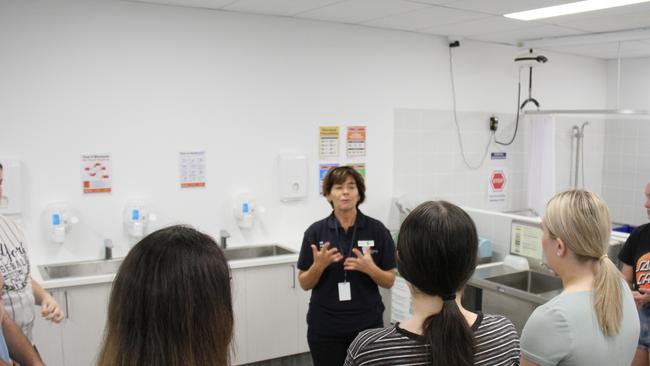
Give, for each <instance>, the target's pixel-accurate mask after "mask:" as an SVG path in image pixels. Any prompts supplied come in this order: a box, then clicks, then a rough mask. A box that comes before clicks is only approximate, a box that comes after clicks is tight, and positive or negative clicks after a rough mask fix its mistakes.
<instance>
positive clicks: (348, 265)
mask: <svg viewBox="0 0 650 366" xmlns="http://www.w3.org/2000/svg"><path fill="white" fill-rule="evenodd" d="M352 252H353V253H354V255H356V256H357V257H356V258H352V257H347V258H346V259H345V262H344V263H343V268H344V269H345V270H346V271H359V272H363V273H365V274H367V275H372V274H373V273H374V272H376V271H377V269H379V268H378V267H377V265H376V264H375V261H374V260H373V259H372V255H371V254H370V252H371V249H370V248H368V249H367V250H364V252H363V253H361V251H360V250H359V249H357V248H352Z"/></svg>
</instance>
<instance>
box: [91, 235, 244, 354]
mask: <svg viewBox="0 0 650 366" xmlns="http://www.w3.org/2000/svg"><path fill="white" fill-rule="evenodd" d="M232 330H233V310H232V299H231V292H230V268H229V266H228V262H227V261H226V258H225V257H224V254H223V252H222V251H221V249H220V248H219V246H218V245H217V244H216V243H215V241H214V240H213V239H212V238H211V237H209V236H208V235H205V234H203V233H200V232H198V231H196V230H194V229H192V228H189V227H185V226H172V227H168V228H165V229H161V230H158V231H156V232H154V233H151V234H150V235H148V236H147V237H145V238H144V239H142V240H141V241H140V242H139V243H138V244H136V245H135V246H134V247H133V249H131V251H130V252H129V254H128V255H127V256H126V258H125V259H124V262H123V263H122V265H121V266H120V270H119V272H118V273H117V276H116V278H115V281H114V282H113V289H112V292H111V296H110V302H109V305H108V320H107V326H106V330H105V334H104V342H103V346H102V349H101V352H100V356H99V362H98V365H100V366H127V365H129V366H142V365H150V366H187V365H214V366H227V365H229V358H230V356H229V355H230V352H229V351H230V341H231V339H232Z"/></svg>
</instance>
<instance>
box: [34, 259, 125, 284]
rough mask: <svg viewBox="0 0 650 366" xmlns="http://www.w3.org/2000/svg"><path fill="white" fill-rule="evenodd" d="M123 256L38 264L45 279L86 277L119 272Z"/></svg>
mask: <svg viewBox="0 0 650 366" xmlns="http://www.w3.org/2000/svg"><path fill="white" fill-rule="evenodd" d="M122 260H123V258H119V259H111V260H94V261H84V262H71V263H57V264H46V265H42V266H38V270H39V272H41V276H42V277H43V279H44V280H55V279H60V278H68V277H86V276H98V275H107V274H114V273H117V270H118V269H119V268H120V264H122Z"/></svg>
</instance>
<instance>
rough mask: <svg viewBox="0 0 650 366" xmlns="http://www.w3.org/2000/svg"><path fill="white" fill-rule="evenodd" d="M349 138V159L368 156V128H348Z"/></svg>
mask: <svg viewBox="0 0 650 366" xmlns="http://www.w3.org/2000/svg"><path fill="white" fill-rule="evenodd" d="M347 137H348V138H347V156H348V158H358V157H362V156H366V126H348V133H347Z"/></svg>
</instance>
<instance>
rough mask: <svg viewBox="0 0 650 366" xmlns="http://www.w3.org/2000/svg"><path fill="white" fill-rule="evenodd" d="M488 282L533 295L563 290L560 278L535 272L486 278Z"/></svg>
mask: <svg viewBox="0 0 650 366" xmlns="http://www.w3.org/2000/svg"><path fill="white" fill-rule="evenodd" d="M486 280H487V281H492V282H496V283H498V284H500V285H504V286H508V287H512V288H516V289H517V290H521V291H526V292H529V293H532V294H541V293H545V292H549V291H556V290H561V289H562V281H561V280H560V279H559V278H558V277H555V276H550V275H545V274H543V273H539V272H535V271H522V272H515V273H510V274H505V275H501V276H495V277H490V278H486Z"/></svg>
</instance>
